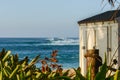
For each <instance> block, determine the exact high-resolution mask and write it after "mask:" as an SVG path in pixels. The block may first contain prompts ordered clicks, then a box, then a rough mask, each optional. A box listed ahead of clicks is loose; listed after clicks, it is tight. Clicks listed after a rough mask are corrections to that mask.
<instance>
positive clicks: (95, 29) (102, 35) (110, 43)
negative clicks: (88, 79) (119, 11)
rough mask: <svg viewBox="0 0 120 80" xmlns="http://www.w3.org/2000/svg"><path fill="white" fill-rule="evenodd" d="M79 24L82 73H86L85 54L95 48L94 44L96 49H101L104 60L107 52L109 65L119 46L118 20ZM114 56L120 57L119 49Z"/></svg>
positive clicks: (100, 52)
mask: <svg viewBox="0 0 120 80" xmlns="http://www.w3.org/2000/svg"><path fill="white" fill-rule="evenodd" d="M79 26H80V28H79V29H80V35H79V36H80V52H79V53H80V55H79V57H80V59H79V61H80V67H81V73H82V74H83V75H85V74H86V61H85V57H84V54H85V53H86V50H88V49H93V47H94V46H95V48H96V49H99V55H100V56H101V57H102V60H104V55H105V53H106V54H107V64H108V65H109V64H110V62H111V58H112V56H113V54H114V53H115V51H116V49H117V48H118V42H119V41H118V27H119V26H118V23H117V21H106V22H93V23H85V24H79ZM95 34H96V36H95ZM94 38H95V39H94ZM95 42H96V43H95ZM114 58H117V59H118V58H120V55H119V57H118V50H117V52H116V54H115V57H114ZM119 60H120V59H119ZM119 65H120V62H119ZM115 67H116V66H115Z"/></svg>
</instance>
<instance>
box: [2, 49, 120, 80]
mask: <svg viewBox="0 0 120 80" xmlns="http://www.w3.org/2000/svg"><path fill="white" fill-rule="evenodd" d="M56 56H57V50H54V51H53V52H52V54H51V57H50V58H48V57H45V58H44V59H40V56H39V55H38V56H36V57H35V58H34V59H32V60H31V61H29V58H28V57H27V56H26V57H25V58H24V59H22V60H20V59H19V56H18V55H17V54H11V51H6V50H5V49H3V50H2V51H1V52H0V80H92V79H91V73H90V70H91V66H90V67H89V69H88V72H87V75H86V76H83V75H82V74H81V73H80V68H78V69H74V72H75V75H69V70H66V71H64V70H63V69H62V66H61V65H58V64H57V62H58V60H57V58H56ZM114 62H115V63H114V65H116V63H117V62H116V61H115V60H114ZM36 63H40V64H41V67H36V65H35V64H36ZM108 71H109V72H110V71H112V70H111V69H110V66H109V67H108V66H107V63H106V57H105V62H104V63H103V65H102V66H101V67H100V70H99V72H98V73H97V74H96V76H95V78H94V80H120V70H119V69H117V70H115V72H114V74H112V75H108ZM107 75H108V76H107Z"/></svg>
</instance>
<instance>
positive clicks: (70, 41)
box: [42, 38, 79, 45]
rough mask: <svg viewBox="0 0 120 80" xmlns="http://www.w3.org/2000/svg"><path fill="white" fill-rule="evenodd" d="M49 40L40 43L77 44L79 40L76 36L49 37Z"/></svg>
mask: <svg viewBox="0 0 120 80" xmlns="http://www.w3.org/2000/svg"><path fill="white" fill-rule="evenodd" d="M48 40H49V41H50V42H49V43H45V44H42V45H78V44H79V40H78V39H77V38H50V39H48Z"/></svg>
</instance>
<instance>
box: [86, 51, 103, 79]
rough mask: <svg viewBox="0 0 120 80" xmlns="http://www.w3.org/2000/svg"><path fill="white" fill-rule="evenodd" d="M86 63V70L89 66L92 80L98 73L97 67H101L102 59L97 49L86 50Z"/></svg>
mask: <svg viewBox="0 0 120 80" xmlns="http://www.w3.org/2000/svg"><path fill="white" fill-rule="evenodd" d="M85 58H86V62H87V67H86V68H87V69H86V70H88V67H89V66H90V65H91V80H94V78H95V75H96V73H97V72H98V69H99V66H101V65H102V59H101V57H100V56H99V50H98V49H90V50H87V53H86V54H85Z"/></svg>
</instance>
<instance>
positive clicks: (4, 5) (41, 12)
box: [0, 0, 112, 37]
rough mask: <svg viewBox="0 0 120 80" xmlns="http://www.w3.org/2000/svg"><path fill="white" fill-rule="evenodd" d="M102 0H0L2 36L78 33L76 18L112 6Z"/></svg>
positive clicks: (69, 35)
mask: <svg viewBox="0 0 120 80" xmlns="http://www.w3.org/2000/svg"><path fill="white" fill-rule="evenodd" d="M101 3H102V0H0V37H78V33H79V27H78V24H77V21H79V20H82V19H84V18H87V17H89V16H92V15H95V14H98V13H101V12H104V11H106V10H111V9H112V8H111V6H110V5H107V6H106V7H105V8H104V9H103V10H102V7H103V6H104V4H106V3H107V2H104V3H103V4H101Z"/></svg>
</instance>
